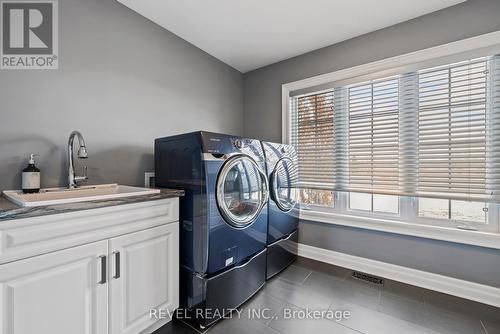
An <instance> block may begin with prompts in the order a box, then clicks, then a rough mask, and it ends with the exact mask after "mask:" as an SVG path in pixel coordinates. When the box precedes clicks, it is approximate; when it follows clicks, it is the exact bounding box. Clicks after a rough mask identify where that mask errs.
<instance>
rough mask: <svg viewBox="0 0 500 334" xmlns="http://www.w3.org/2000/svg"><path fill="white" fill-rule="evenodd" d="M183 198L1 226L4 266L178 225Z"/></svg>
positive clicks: (67, 214)
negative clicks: (11, 262) (25, 259)
mask: <svg viewBox="0 0 500 334" xmlns="http://www.w3.org/2000/svg"><path fill="white" fill-rule="evenodd" d="M178 219H179V199H178V198H168V199H162V200H154V201H148V202H140V203H133V204H126V205H118V206H112V207H106V208H99V209H91V210H81V211H74V212H68V213H60V214H53V215H47V216H41V217H34V218H25V219H15V220H11V221H6V222H2V223H0V264H1V263H5V262H10V261H15V260H19V259H22V258H26V257H29V256H34V255H39V254H43V253H47V252H52V251H55V250H59V249H64V248H69V247H73V246H77V245H82V244H85V243H89V242H94V241H98V240H104V239H109V238H112V237H115V236H119V235H123V234H127V233H131V232H135V231H140V230H144V229H148V228H151V227H155V226H160V225H165V224H168V223H172V222H176V221H178Z"/></svg>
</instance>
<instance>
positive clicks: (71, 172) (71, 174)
mask: <svg viewBox="0 0 500 334" xmlns="http://www.w3.org/2000/svg"><path fill="white" fill-rule="evenodd" d="M75 137H78V144H79V145H80V148H79V149H78V153H77V156H78V159H87V158H88V154H87V148H86V147H85V140H84V139H83V136H82V134H81V133H80V132H78V131H73V132H71V134H70V135H69V140H68V185H69V188H76V187H78V182H83V181H85V180H88V177H87V166H84V167H83V168H84V173H83V176H75V169H74V164H73V141H74V140H75Z"/></svg>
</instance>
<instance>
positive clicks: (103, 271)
mask: <svg viewBox="0 0 500 334" xmlns="http://www.w3.org/2000/svg"><path fill="white" fill-rule="evenodd" d="M99 258H100V259H101V280H100V281H99V284H106V276H107V274H106V268H107V266H106V255H101V256H99Z"/></svg>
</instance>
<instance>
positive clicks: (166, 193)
mask: <svg viewBox="0 0 500 334" xmlns="http://www.w3.org/2000/svg"><path fill="white" fill-rule="evenodd" d="M160 191H161V192H160V193H159V194H151V195H143V196H131V197H123V198H115V199H109V200H98V201H88V202H78V203H67V204H57V205H47V206H38V207H21V206H18V205H16V204H14V203H12V202H10V201H9V200H8V199H6V198H5V197H3V196H0V222H1V221H4V220H12V219H21V218H32V217H39V216H46V215H53V214H58V213H66V212H73V211H80V210H90V209H97V208H104V207H109V206H116V205H124V204H131V203H138V202H146V201H155V200H160V199H165V198H173V197H181V196H184V190H176V189H160Z"/></svg>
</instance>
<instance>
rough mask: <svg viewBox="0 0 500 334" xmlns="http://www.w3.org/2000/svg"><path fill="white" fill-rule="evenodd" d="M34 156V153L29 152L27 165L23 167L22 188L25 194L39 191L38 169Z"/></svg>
mask: <svg viewBox="0 0 500 334" xmlns="http://www.w3.org/2000/svg"><path fill="white" fill-rule="evenodd" d="M35 156H36V154H33V153H31V154H30V160H29V162H28V167H26V168H25V169H23V176H22V178H23V181H22V188H23V192H24V193H25V194H28V193H37V192H39V191H40V170H39V169H38V168H36V166H35Z"/></svg>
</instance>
